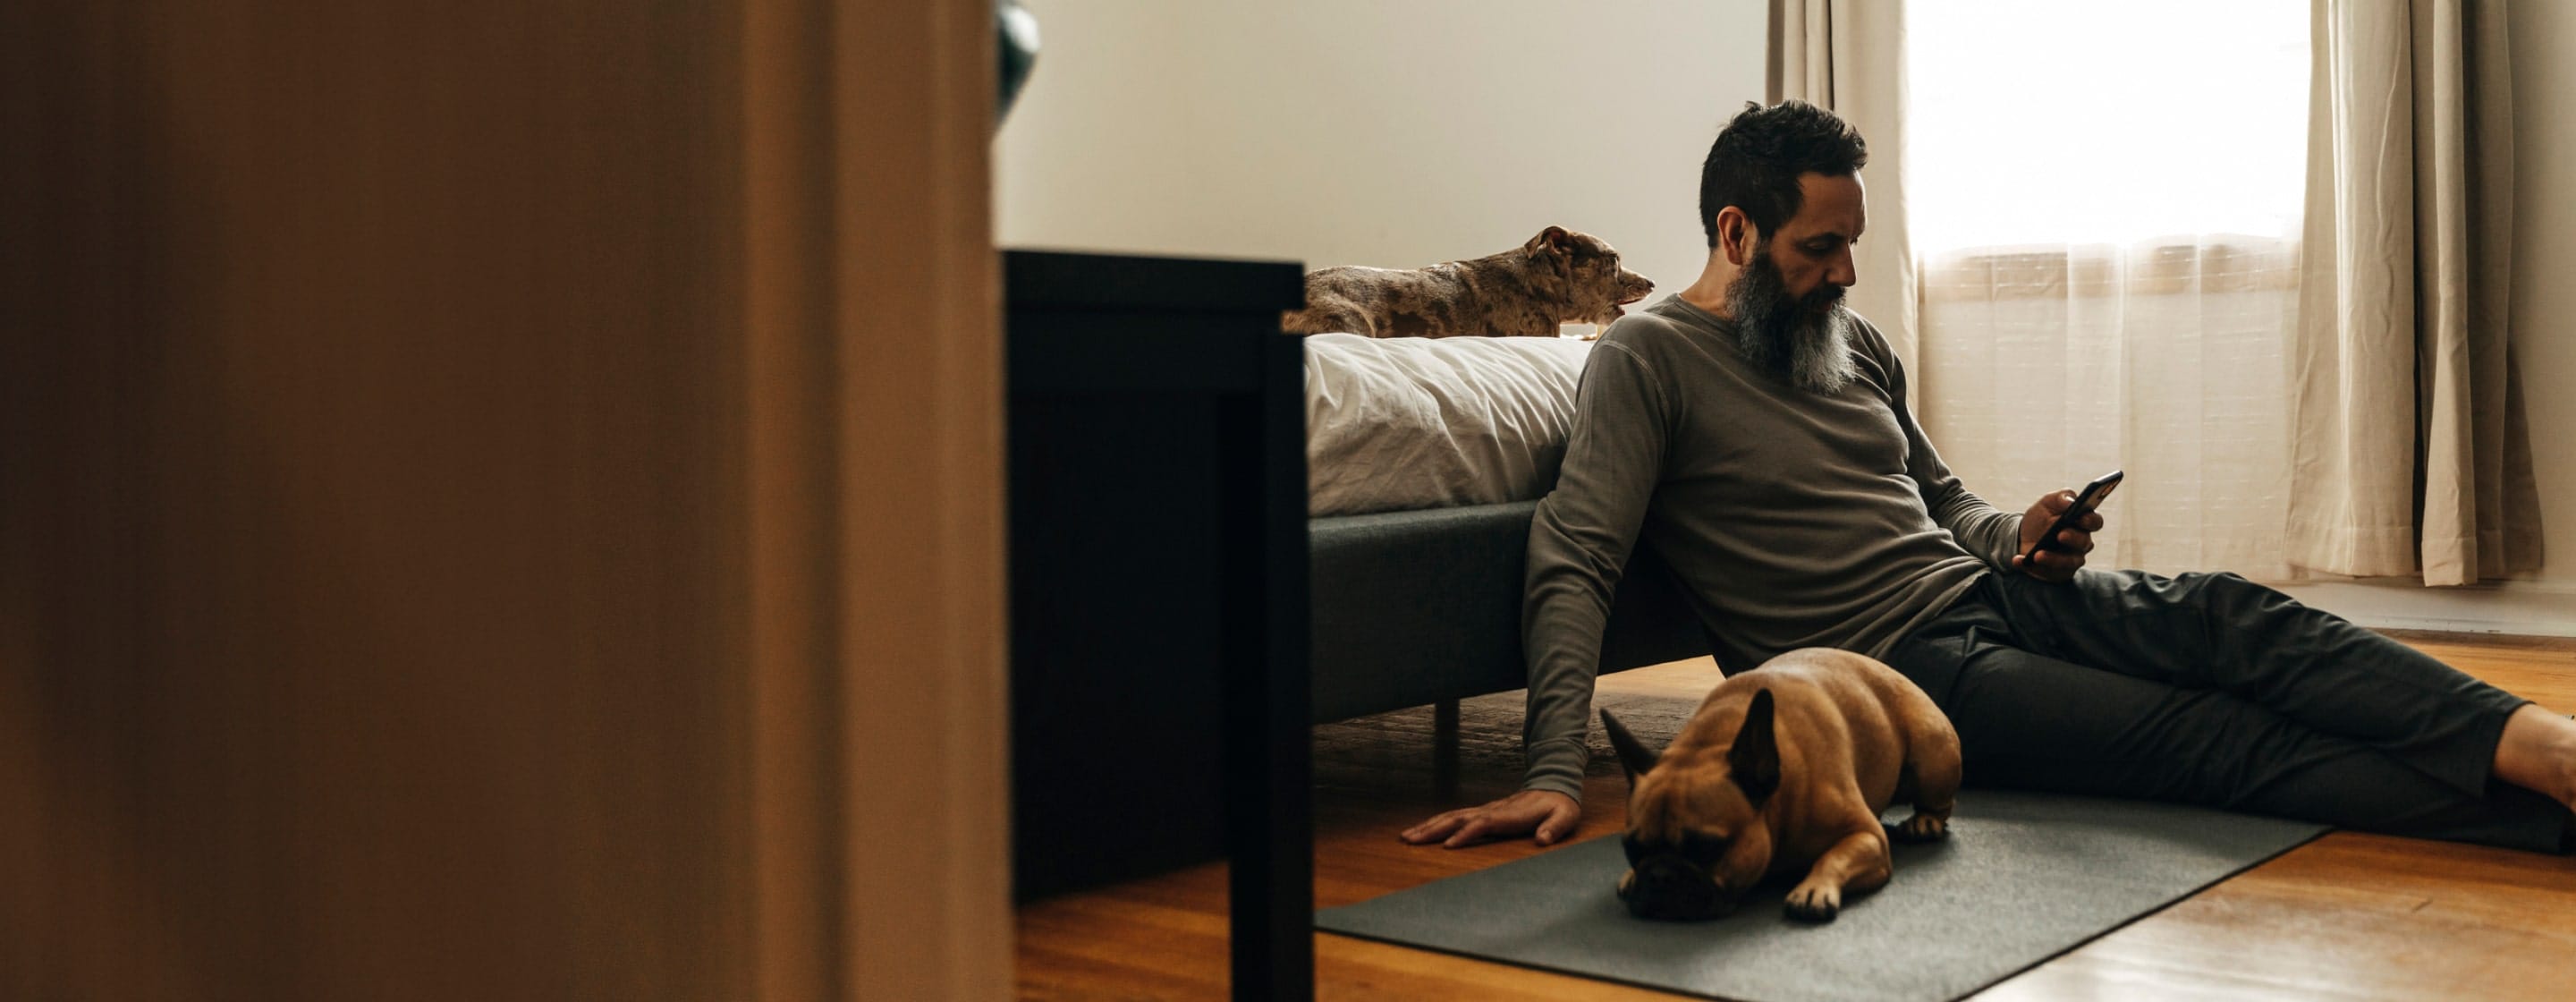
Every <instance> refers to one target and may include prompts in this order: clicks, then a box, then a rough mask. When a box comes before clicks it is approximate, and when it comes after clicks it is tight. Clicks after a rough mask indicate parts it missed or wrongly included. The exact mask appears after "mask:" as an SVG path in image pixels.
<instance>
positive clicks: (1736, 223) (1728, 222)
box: [1717, 205, 1762, 268]
mask: <svg viewBox="0 0 2576 1002" xmlns="http://www.w3.org/2000/svg"><path fill="white" fill-rule="evenodd" d="M1760 239H1762V237H1761V234H1760V233H1758V232H1757V227H1755V226H1754V225H1753V217H1751V216H1748V215H1745V214H1744V210H1742V209H1739V208H1736V207H1735V206H1732V205H1730V206H1727V207H1726V208H1723V209H1719V210H1717V246H1718V249H1720V250H1723V251H1725V252H1726V263H1728V264H1731V265H1734V266H1736V267H1738V268H1741V267H1744V266H1745V265H1746V264H1747V263H1749V262H1751V261H1752V260H1753V245H1754V243H1755V242H1757V241H1759V240H1760Z"/></svg>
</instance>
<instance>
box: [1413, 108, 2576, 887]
mask: <svg viewBox="0 0 2576 1002" xmlns="http://www.w3.org/2000/svg"><path fill="white" fill-rule="evenodd" d="M1867 161H1868V152H1867V147H1866V146H1865V145H1864V144H1863V142H1862V140H1861V137H1860V136H1859V134H1858V133H1856V132H1854V131H1853V130H1852V129H1851V128H1850V127H1849V126H1848V125H1846V124H1845V123H1844V122H1843V121H1842V120H1841V119H1839V118H1836V117H1835V116H1834V115H1833V114H1832V113H1831V112H1827V111H1824V110H1821V109H1818V108H1815V107H1812V106H1809V105H1806V104H1804V103H1800V102H1795V101H1791V102H1787V103H1783V104H1780V105H1777V106H1773V107H1769V108H1763V107H1759V106H1755V105H1748V106H1746V109H1745V111H1744V112H1743V113H1742V114H1739V115H1737V116H1736V117H1735V118H1734V120H1732V121H1731V122H1729V123H1728V124H1727V126H1726V128H1725V129H1724V130H1722V131H1721V132H1720V133H1719V134H1718V137H1717V141H1716V142H1715V144H1713V145H1712V146H1711V148H1710V150H1709V154H1708V160H1707V162H1706V163H1705V164H1704V165H1703V167H1702V171H1701V181H1700V212H1699V218H1700V222H1701V225H1702V226H1703V227H1704V228H1705V229H1706V231H1707V234H1708V244H1709V256H1708V263H1707V266H1706V268H1705V270H1704V271H1703V272H1702V273H1701V274H1700V277H1699V280H1698V281H1697V282H1695V283H1693V284H1692V285H1691V286H1690V287H1689V288H1687V289H1684V290H1682V291H1681V292H1680V293H1679V294H1677V295H1674V296H1670V297H1667V298H1665V299H1664V300H1662V301H1660V302H1658V303H1656V304H1654V305H1653V306H1650V307H1648V308H1646V309H1644V310H1642V311H1639V312H1637V313H1633V314H1630V315H1629V316H1627V317H1625V318H1623V319H1621V320H1620V321H1619V322H1618V323H1616V324H1613V325H1612V326H1611V328H1610V329H1609V331H1608V332H1607V333H1605V334H1604V335H1603V336H1602V338H1601V340H1600V341H1599V342H1598V343H1597V344H1596V345H1595V346H1594V348H1593V350H1592V354H1591V360H1590V361H1589V362H1588V363H1587V364H1586V366H1585V369H1584V372H1583V378H1582V383H1581V386H1580V388H1579V390H1578V391H1577V394H1576V414H1575V419H1574V427H1573V433H1572V436H1571V438H1570V440H1569V441H1568V443H1567V448H1566V455H1565V461H1564V466H1563V469H1562V472H1561V473H1560V474H1559V476H1558V480H1557V484H1556V488H1555V490H1554V492H1553V493H1551V494H1549V495H1548V497H1547V498H1546V499H1545V500H1544V501H1542V502H1541V503H1540V504H1539V508H1538V513H1537V515H1536V516H1535V518H1534V519H1533V522H1532V525H1531V527H1530V537H1529V564H1528V597H1527V601H1526V604H1525V605H1524V607H1523V612H1522V635H1523V636H1522V639H1523V641H1524V648H1525V650H1526V653H1527V657H1528V660H1529V678H1530V686H1529V705H1528V715H1527V718H1526V723H1525V727H1524V732H1523V740H1524V742H1525V746H1526V751H1527V754H1528V760H1529V765H1528V771H1527V773H1526V774H1525V777H1524V779H1523V782H1522V786H1523V788H1522V790H1521V791H1520V792H1519V793H1516V794H1514V795H1512V796H1510V797H1505V798H1503V799H1501V800H1497V801H1494V802H1492V803H1489V804H1484V805H1481V806H1477V807H1470V808H1465V809H1462V810H1456V811H1450V812H1447V813H1445V814H1442V815H1440V816H1438V817H1435V818H1433V819H1431V820H1429V821H1426V822H1423V823H1422V824H1420V825H1416V826H1414V827H1413V828H1412V829H1410V830H1408V831H1406V832H1405V833H1404V834H1403V837H1404V839H1405V840H1406V841H1408V842H1413V843H1416V844H1425V843H1429V842H1434V841H1437V842H1442V843H1444V844H1446V845H1449V846H1451V847H1453V848H1454V847H1457V846H1462V845H1467V844H1471V843H1474V842H1479V841H1484V840H1487V839H1493V838H1503V837H1513V836H1519V835H1527V834H1534V835H1535V837H1536V839H1537V840H1538V842H1540V843H1541V844H1550V843H1554V842H1556V841H1558V840H1561V839H1563V838H1564V837H1566V836H1568V835H1571V834H1572V833H1573V832H1574V829H1575V826H1576V823H1577V822H1578V821H1579V820H1580V818H1581V811H1580V809H1579V807H1578V806H1577V803H1576V798H1577V797H1579V796H1580V795H1581V793H1582V782H1583V772H1584V766H1585V763H1586V759H1587V758H1588V753H1587V751H1586V746H1585V737H1586V734H1587V732H1588V730H1589V727H1590V707H1591V701H1592V683H1593V677H1594V675H1595V673H1596V671H1597V669H1598V658H1599V651H1600V645H1601V631H1602V625H1603V623H1604V622H1605V621H1606V619H1607V618H1608V613H1609V608H1610V597H1611V591H1612V587H1613V586H1614V585H1615V584H1616V583H1617V581H1618V578H1619V574H1620V571H1621V569H1622V568H1623V567H1624V566H1625V565H1626V563H1627V560H1628V556H1629V553H1630V551H1631V549H1632V548H1633V547H1634V546H1635V544H1636V543H1638V542H1639V541H1640V540H1642V541H1643V542H1645V543H1646V544H1648V545H1650V546H1653V547H1654V548H1655V550H1656V552H1657V553H1658V554H1659V555H1661V556H1663V557H1664V558H1665V561H1666V562H1667V563H1669V564H1670V565H1671V566H1672V567H1673V569H1674V570H1675V572H1676V573H1677V574H1678V576H1679V578H1680V581H1681V584H1682V585H1683V590H1684V591H1685V592H1686V593H1687V594H1688V595H1689V596H1690V597H1691V600H1692V604H1693V606H1694V611H1695V612H1696V613H1697V614H1698V616H1699V619H1700V622H1701V624H1702V625H1703V626H1704V627H1705V628H1706V630H1707V632H1708V634H1709V638H1710V642H1711V645H1712V647H1713V652H1714V653H1715V655H1716V657H1717V661H1718V664H1719V665H1720V666H1722V667H1724V668H1725V669H1726V670H1728V671H1730V672H1733V671H1742V670H1745V669H1748V668H1751V667H1753V666H1756V665H1759V664H1761V663H1763V662H1764V661H1767V660H1769V659H1770V658H1771V657H1772V656H1774V655H1777V654H1781V653H1783V652H1786V651H1790V650H1794V649H1797V648H1801V647H1833V648H1840V649H1843V650H1849V651H1856V652H1858V653H1861V654H1866V655H1869V656H1871V657H1875V658H1878V659H1879V660H1881V661H1885V662H1887V663H1888V664H1890V665H1891V666H1893V667H1895V668H1896V669H1897V670H1898V671H1900V672H1903V673H1904V674H1905V676H1906V677H1907V678H1909V679H1911V680H1912V681H1913V682H1914V683H1915V684H1916V685H1917V686H1919V687H1921V688H1922V689H1923V690H1924V692H1925V693H1927V694H1929V695H1930V696H1931V697H1932V699H1933V701H1934V702H1935V703H1937V704H1938V705H1939V706H1940V707H1941V709H1942V711H1943V712H1945V713H1947V714H1948V715H1949V716H1950V719H1951V723H1952V724H1953V726H1955V727H1956V728H1957V730H1958V733H1959V739H1960V746H1961V750H1962V753H1963V756H1964V758H1965V763H1966V774H1967V780H1968V782H1969V784H1970V785H1988V786H2009V787H2019V788H2025V789H2040V790H2055V791H2063V792H2070V793H2084V794H2096V795H2108V796H2130V797H2142V798H2155V799H2167V800H2177V801H2184V802H2191V803H2199V804H2206V805H2211V806H2216V807H2223V808H2228V809H2234V810H2242V811H2248V812H2253V813H2265V814H2274V815H2280V816H2286V817H2292V818H2299V819H2303V820H2310V821H2321V822H2326V823H2330V824H2335V825H2340V826H2344V827H2348V828H2356V829H2362V830H2367V831H2377V832H2384V833H2390V834H2401V835H2416V836H2424V837H2434V838H2448V839H2458V840H2464V841H2475V842H2483V843H2489V844H2495V845H2504V846H2513V847H2519V848H2525V849H2535V850H2541V851H2564V848H2565V842H2566V840H2567V837H2568V828H2569V824H2570V820H2571V814H2570V811H2571V809H2576V722H2571V721H2569V720H2567V719H2565V718H2561V717H2558V716H2555V715H2553V714H2550V713H2547V712H2545V711H2542V710H2541V709H2540V708H2539V707H2537V706H2534V705H2531V704H2530V703H2529V702H2528V701H2526V700H2524V699H2521V698H2520V697H2516V696H2513V695H2511V694H2509V693H2505V692H2503V691H2501V690H2498V689H2496V688H2494V687H2491V686H2488V685H2486V684H2485V683H2482V682H2479V681H2477V680H2476V679H2472V678H2470V677H2468V676H2467V675H2464V674H2462V673H2460V672H2458V671H2455V670H2453V669H2451V668H2450V667H2448V666H2446V665H2443V664H2441V663H2440V662H2438V661H2435V660H2433V659H2432V658H2430V657H2428V656H2426V655H2424V654H2422V653H2420V652H2418V651H2416V650H2414V649H2413V648H2410V647H2406V646H2404V645H2402V644H2399V643H2396V642H2395V641H2392V640H2389V639H2387V638H2385V637H2382V636H2380V635H2378V634H2376V633H2372V632H2370V631H2368V630H2364V629H2361V628H2359V627H2356V626H2354V625H2352V624H2351V623H2348V622H2345V621H2343V620H2341V619H2338V618H2336V617H2334V616H2331V615H2328V614H2325V613H2321V612H2317V611H2315V610H2311V609H2307V608H2305V607H2302V606H2300V605H2299V604H2298V603H2296V602H2294V601H2291V600H2290V599H2289V598H2288V597H2286V596H2283V595H2281V594H2280V593H2278V592H2275V591H2272V590H2270V589H2267V588H2263V587H2261V586H2258V585H2255V584H2253V583H2251V582H2248V581H2246V580H2245V579H2243V578H2240V577H2237V576H2235V575H2232V574H2186V575H2182V576H2180V577H2175V578H2167V577H2163V576H2159V575H2152V574H2145V573H2141V572H2136V571H2100V570H2090V569H2085V567H2084V563H2085V555H2086V553H2087V552H2089V551H2090V550H2091V549H2092V533H2093V532H2094V531H2096V530H2099V529H2100V528H2101V526H2102V518H2101V516H2100V515H2099V514H2089V515H2086V516H2084V517H2083V518H2082V519H2080V520H2079V521H2078V522H2077V523H2076V524H2075V526H2074V527H2072V528H2069V529H2067V530H2065V531H2064V532H2063V533H2061V535H2060V537H2059V539H2058V540H2056V541H2055V545H2056V547H2057V548H2056V549H2054V550H2044V551H2041V552H2040V555H2039V556H2038V557H2037V558H2036V559H2035V560H2033V561H2025V560H2024V558H2023V557H2022V556H2021V555H2020V554H2022V553H2025V552H2028V551H2029V550H2030V548H2031V545H2032V544H2033V543H2035V542H2037V541H2038V540H2037V537H2038V535H2039V534H2040V533H2042V532H2043V531H2045V527H2046V526H2047V525H2048V524H2049V522H2051V521H2052V520H2053V519H2054V518H2055V517H2056V516H2057V515H2058V514H2060V513H2061V512H2064V511H2065V510H2066V509H2067V508H2068V507H2069V506H2070V505H2071V504H2072V502H2073V495H2072V493H2071V492H2065V491H2061V492H2058V493H2055V494H2051V495H2049V496H2047V497H2043V498H2040V499H2039V501H2038V502H2037V503H2035V504H2033V505H2031V507H2030V508H2029V510H2028V511H2027V512H2024V513H2021V514H2014V513H2011V512H2006V511H2001V510H1998V509H1996V508H1995V507H1994V506H1993V505H1990V504H1988V503H1986V502H1985V501H1984V500H1982V499H1980V498H1978V497H1977V496H1976V495H1975V494H1972V493H1970V492H1969V491H1968V490H1967V488H1966V487H1964V486H1962V485H1961V484H1960V482H1959V479H1958V478H1957V477H1955V476H1953V475H1951V473H1950V470H1949V468H1948V467H1946V466H1944V465H1942V462H1941V457H1940V455H1939V454H1938V453H1936V452H1935V451H1934V450H1933V448H1932V443H1931V442H1929V441H1927V440H1926V439H1925V438H1924V435H1923V432H1922V430H1921V429H1920V428H1918V427H1917V426H1916V425H1915V422H1914V418H1913V416H1912V415H1911V414H1910V413H1908V411H1907V409H1906V382H1905V370H1904V368H1903V366H1901V365H1900V364H1898V362H1897V359H1896V356H1895V354H1894V353H1893V352H1891V351H1890V350H1889V349H1888V345H1887V340H1886V338H1884V337H1882V336H1881V335H1880V334H1879V332H1878V330H1877V329H1876V328H1874V327H1872V326H1870V324H1869V322H1868V321H1866V320H1863V319H1862V318H1860V317H1858V316H1855V315H1853V314H1852V313H1851V312H1850V311H1849V310H1848V309H1846V308H1845V307H1844V306H1843V305H1842V297H1843V290H1845V289H1846V288H1849V287H1850V286H1852V285H1853V284H1854V283H1855V282H1857V281H1858V280H1859V275H1858V274H1857V273H1856V271H1855V269H1854V267H1853V264H1852V254H1851V247H1852V244H1853V243H1854V242H1856V241H1858V240H1859V239H1861V236H1862V233H1863V231H1864V230H1866V229H1867V225H1868V218H1867V217H1868V213H1867V208H1866V205H1865V201H1864V198H1863V189H1862V186H1861V181H1860V170H1861V168H1862V166H1863V165H1865V164H1866V163H1867ZM2070 472H2076V471H2070ZM2490 779H2496V780H2502V781H2503V782H2502V783H2500V784H2490V782H2489V780H2490Z"/></svg>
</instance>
